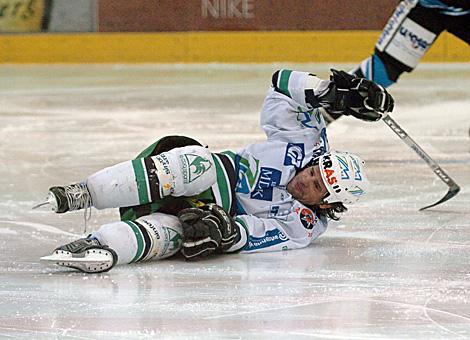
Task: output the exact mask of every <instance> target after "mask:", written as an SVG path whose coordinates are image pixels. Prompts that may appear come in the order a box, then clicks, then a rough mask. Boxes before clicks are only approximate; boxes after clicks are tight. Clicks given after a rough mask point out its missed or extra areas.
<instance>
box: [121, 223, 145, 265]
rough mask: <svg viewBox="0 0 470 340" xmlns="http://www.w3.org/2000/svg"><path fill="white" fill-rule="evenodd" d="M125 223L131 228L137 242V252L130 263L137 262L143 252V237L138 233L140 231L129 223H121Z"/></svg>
mask: <svg viewBox="0 0 470 340" xmlns="http://www.w3.org/2000/svg"><path fill="white" fill-rule="evenodd" d="M123 222H124V223H126V224H127V225H128V226H129V227H131V229H132V231H133V232H134V235H135V239H136V241H137V252H136V253H135V256H134V258H133V259H132V261H131V262H129V263H132V262H137V261H138V260H139V259H140V257H141V256H142V253H143V252H144V237H143V235H142V233H141V231H140V229H139V228H138V227H137V226H136V225H135V224H134V223H133V222H131V221H123Z"/></svg>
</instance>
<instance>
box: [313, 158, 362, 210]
mask: <svg viewBox="0 0 470 340" xmlns="http://www.w3.org/2000/svg"><path fill="white" fill-rule="evenodd" d="M318 165H319V168H320V173H321V177H322V180H323V183H324V184H325V186H326V189H327V190H328V194H327V195H326V196H325V197H324V199H323V202H324V203H325V204H331V203H336V202H341V203H344V204H353V203H355V202H357V201H358V200H359V199H360V198H361V197H362V196H364V195H365V193H366V192H367V190H368V188H369V181H368V180H367V178H366V175H365V171H364V168H365V162H364V161H363V160H362V159H361V158H360V157H359V156H357V155H355V154H352V153H349V152H339V151H331V152H329V153H326V154H323V155H321V156H320V157H319V162H318Z"/></svg>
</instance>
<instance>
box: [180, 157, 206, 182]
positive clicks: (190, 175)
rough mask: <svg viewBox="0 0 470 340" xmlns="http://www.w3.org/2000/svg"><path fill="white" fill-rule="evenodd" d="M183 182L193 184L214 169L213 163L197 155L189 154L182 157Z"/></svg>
mask: <svg viewBox="0 0 470 340" xmlns="http://www.w3.org/2000/svg"><path fill="white" fill-rule="evenodd" d="M180 160H181V164H182V173H183V182H184V183H186V184H187V183H191V182H193V181H195V180H196V179H198V178H199V177H201V176H202V175H203V174H204V173H205V172H206V171H207V170H209V169H210V168H211V167H212V162H211V161H210V160H208V159H207V158H204V157H201V156H199V155H196V154H192V153H187V154H183V155H181V156H180Z"/></svg>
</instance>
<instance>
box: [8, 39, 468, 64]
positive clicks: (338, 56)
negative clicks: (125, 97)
mask: <svg viewBox="0 0 470 340" xmlns="http://www.w3.org/2000/svg"><path fill="white" fill-rule="evenodd" d="M379 34H380V32H379V31H282V32H279V31H276V32H274V31H270V32H176V33H89V34H83V33H80V34H29V35H15V34H12V35H2V36H0V63H206V62H224V63H266V62H278V61H280V62H283V61H286V62H299V63H304V62H358V61H360V60H362V59H363V58H365V57H366V56H367V55H369V54H370V53H371V52H372V50H373V47H374V45H375V41H376V40H377V38H378V36H379ZM424 61H427V62H469V61H470V48H469V46H468V45H467V44H465V43H464V42H462V41H460V40H459V39H457V38H455V37H453V36H452V35H450V34H447V33H444V34H442V35H441V36H440V37H439V38H438V40H437V42H436V43H435V44H434V45H433V46H432V48H431V50H430V51H429V52H428V53H427V54H426V56H425V58H424Z"/></svg>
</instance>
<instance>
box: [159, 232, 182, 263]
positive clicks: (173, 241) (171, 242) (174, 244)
mask: <svg viewBox="0 0 470 340" xmlns="http://www.w3.org/2000/svg"><path fill="white" fill-rule="evenodd" d="M162 229H163V232H164V233H165V238H164V246H163V251H162V252H160V254H159V255H160V257H161V256H164V255H167V254H171V253H174V252H175V251H176V250H178V249H180V248H181V245H182V244H183V240H182V238H181V235H180V233H179V232H178V231H176V230H175V229H173V228H170V227H167V226H162Z"/></svg>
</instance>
